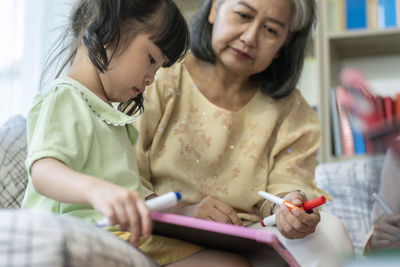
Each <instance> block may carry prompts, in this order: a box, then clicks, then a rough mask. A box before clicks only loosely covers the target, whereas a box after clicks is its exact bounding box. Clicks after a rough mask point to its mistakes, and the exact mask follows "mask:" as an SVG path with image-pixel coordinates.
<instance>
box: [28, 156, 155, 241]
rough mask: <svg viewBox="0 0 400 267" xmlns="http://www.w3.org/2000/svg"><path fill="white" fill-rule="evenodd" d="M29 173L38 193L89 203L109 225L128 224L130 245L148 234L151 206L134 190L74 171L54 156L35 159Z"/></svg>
mask: <svg viewBox="0 0 400 267" xmlns="http://www.w3.org/2000/svg"><path fill="white" fill-rule="evenodd" d="M31 176H32V183H33V186H34V187H35V190H36V191H37V192H38V193H40V194H42V195H44V196H46V197H48V198H51V199H54V200H56V201H59V202H64V203H80V204H91V205H92V206H93V208H94V209H95V210H96V211H97V212H99V213H101V214H103V215H104V216H106V217H107V218H108V219H109V221H110V223H111V225H114V224H119V225H120V226H121V228H122V229H127V228H128V229H129V230H130V231H131V233H132V237H131V240H130V241H131V243H132V244H133V245H138V244H139V237H140V236H141V235H143V236H145V237H148V236H150V234H151V218H150V210H149V209H148V208H147V206H146V204H145V202H144V200H143V199H142V198H141V196H140V194H139V193H137V192H136V191H132V190H128V189H126V188H124V187H121V186H118V185H115V184H113V183H110V182H107V181H104V180H101V179H98V178H96V177H93V176H89V175H84V174H81V173H79V172H76V171H74V170H72V169H71V168H69V167H68V166H66V165H65V164H63V163H62V162H60V161H58V160H56V159H54V158H43V159H40V160H37V161H35V162H34V163H33V165H32V169H31Z"/></svg>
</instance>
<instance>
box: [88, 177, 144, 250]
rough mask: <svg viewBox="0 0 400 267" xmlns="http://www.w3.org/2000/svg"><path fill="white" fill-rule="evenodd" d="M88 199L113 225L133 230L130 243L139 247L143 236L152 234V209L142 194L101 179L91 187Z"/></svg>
mask: <svg viewBox="0 0 400 267" xmlns="http://www.w3.org/2000/svg"><path fill="white" fill-rule="evenodd" d="M88 201H89V203H90V204H91V205H92V206H93V208H94V209H95V210H96V211H97V212H99V213H101V214H103V215H104V216H106V217H107V218H108V220H109V221H110V224H111V225H116V224H119V226H120V227H121V230H129V231H130V232H131V239H130V241H129V242H130V243H131V244H132V245H133V246H135V247H137V246H138V245H139V238H140V237H141V236H144V237H149V236H150V234H151V228H152V226H151V222H152V221H151V217H150V214H151V211H150V210H149V208H148V207H147V206H146V203H145V201H144V200H143V199H142V198H141V196H140V194H139V193H137V192H135V191H132V190H128V189H126V188H124V187H121V186H118V185H115V184H112V183H109V182H105V181H103V180H99V182H96V183H95V184H94V185H93V186H92V187H91V189H90V191H89V193H88Z"/></svg>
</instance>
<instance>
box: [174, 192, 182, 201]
mask: <svg viewBox="0 0 400 267" xmlns="http://www.w3.org/2000/svg"><path fill="white" fill-rule="evenodd" d="M175 195H176V198H177V199H178V201H179V200H181V199H182V195H181V193H179V192H175Z"/></svg>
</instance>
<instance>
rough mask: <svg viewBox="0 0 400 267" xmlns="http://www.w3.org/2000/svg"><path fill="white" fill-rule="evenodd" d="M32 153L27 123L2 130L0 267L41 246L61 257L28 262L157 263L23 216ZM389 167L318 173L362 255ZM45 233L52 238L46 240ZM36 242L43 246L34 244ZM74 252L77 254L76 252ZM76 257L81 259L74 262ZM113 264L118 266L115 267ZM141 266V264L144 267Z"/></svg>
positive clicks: (59, 224)
mask: <svg viewBox="0 0 400 267" xmlns="http://www.w3.org/2000/svg"><path fill="white" fill-rule="evenodd" d="M26 153H27V152H26V120H25V119H24V118H23V117H22V116H14V117H12V118H10V119H9V120H8V121H7V122H6V123H5V124H4V125H2V126H1V127H0V208H2V209H0V218H2V219H1V220H0V262H10V263H15V262H16V261H17V260H16V258H18V257H14V254H21V255H22V254H23V252H24V251H25V252H26V251H27V250H28V251H30V250H32V248H33V246H36V245H37V246H39V247H40V244H53V245H49V246H47V247H46V248H42V250H43V253H45V254H46V255H47V254H49V253H50V252H54V251H56V252H57V253H56V255H57V256H56V257H55V258H54V257H53V258H51V257H47V256H46V257H41V256H37V258H36V255H33V254H32V253H30V254H28V256H27V258H26V259H24V260H26V261H28V260H35V261H36V260H37V261H39V262H40V261H42V262H41V263H46V264H48V266H58V265H59V266H61V265H62V263H63V262H64V263H65V261H68V262H73V261H76V262H79V263H82V261H87V262H86V264H77V265H71V264H69V265H68V266H101V264H99V262H97V261H94V260H93V259H94V258H97V257H98V259H99V258H100V259H102V260H105V261H107V264H105V265H104V266H114V265H115V266H117V265H118V266H153V265H152V264H154V263H153V262H151V261H149V260H148V259H146V258H145V256H144V255H142V254H141V253H140V252H138V251H137V250H135V249H134V248H133V247H131V246H129V245H128V244H127V243H125V242H123V241H121V240H119V239H118V238H116V237H115V236H113V235H112V234H110V233H107V232H106V231H103V230H101V229H96V228H95V227H92V226H90V225H87V224H85V223H82V222H80V221H79V220H78V219H75V218H69V217H67V216H56V215H54V214H43V213H42V214H40V216H38V214H37V212H33V211H32V212H28V211H20V210H18V208H19V207H20V204H21V201H22V198H23V194H24V190H25V187H26V184H27V174H26V169H25V166H24V160H25V158H26ZM383 161H384V156H382V155H378V156H368V157H364V158H359V159H351V160H345V161H340V162H333V163H323V164H320V165H318V166H317V169H316V181H317V186H318V187H320V188H321V189H323V190H324V191H326V192H327V193H329V194H330V195H331V196H332V198H333V201H330V202H328V203H327V204H325V205H324V206H323V210H324V211H326V212H329V213H332V214H334V215H336V216H337V217H339V219H341V220H342V222H343V223H344V225H345V226H346V228H347V229H348V231H349V233H350V236H351V238H352V241H353V244H354V247H355V253H356V255H357V254H361V249H362V246H363V242H364V239H365V236H366V234H367V232H368V231H369V230H370V227H371V221H370V217H371V216H370V215H371V211H372V205H373V199H372V193H373V192H377V191H378V188H379V181H380V173H381V169H382V165H383ZM4 218H6V219H4ZM21 229H22V230H21ZM15 231H17V232H18V234H17V235H16V236H17V237H18V238H21V239H17V238H16V239H15V240H12V241H11V242H12V244H13V247H12V248H11V247H9V246H8V245H4V244H5V243H4V242H3V241H4V240H5V239H6V240H8V239H9V238H10V236H11V235H10V234H9V233H10V232H15ZM43 231H45V232H48V233H49V236H51V237H50V238H49V239H47V237H46V238H45V237H43V238H42V237H40V233H42V232H43ZM30 236H34V237H35V238H37V240H35V239H33V240H34V241H31V239H30V238H29V237H30ZM7 238H8V239H7ZM53 239H56V240H53ZM20 240H22V241H24V242H22V243H23V244H24V245H22V246H19V245H18V244H19V243H20V242H18V241H20ZM4 246H5V247H4ZM71 248H75V249H73V251H71ZM77 252H82V253H77ZM53 254H54V253H53ZM74 255H78V256H76V257H75V258H74V257H72V256H74ZM106 255H107V256H106ZM110 255H113V256H110ZM133 255H135V256H133ZM71 257H72V258H71ZM110 257H112V259H111V258H110ZM44 259H46V261H44ZM47 259H48V260H47ZM5 260H7V261H5ZM118 260H120V261H123V262H118ZM14 261H15V262H14ZM110 261H115V262H113V264H111V263H110ZM138 261H141V262H140V264H138ZM53 263H54V264H53ZM94 263H96V264H94ZM46 264H39V265H40V266H46ZM135 264H137V265H135ZM146 264H147V265H146ZM8 265H10V266H13V264H8ZM15 266H25V265H23V264H22V265H15Z"/></svg>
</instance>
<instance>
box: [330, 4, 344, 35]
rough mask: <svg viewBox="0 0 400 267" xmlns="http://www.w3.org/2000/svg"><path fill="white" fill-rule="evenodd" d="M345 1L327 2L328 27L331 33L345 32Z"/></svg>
mask: <svg viewBox="0 0 400 267" xmlns="http://www.w3.org/2000/svg"><path fill="white" fill-rule="evenodd" d="M344 1H345V0H327V10H328V13H327V16H328V27H329V31H330V32H341V31H344V30H345V28H346V27H345V24H346V23H345V14H346V11H345V7H344Z"/></svg>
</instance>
